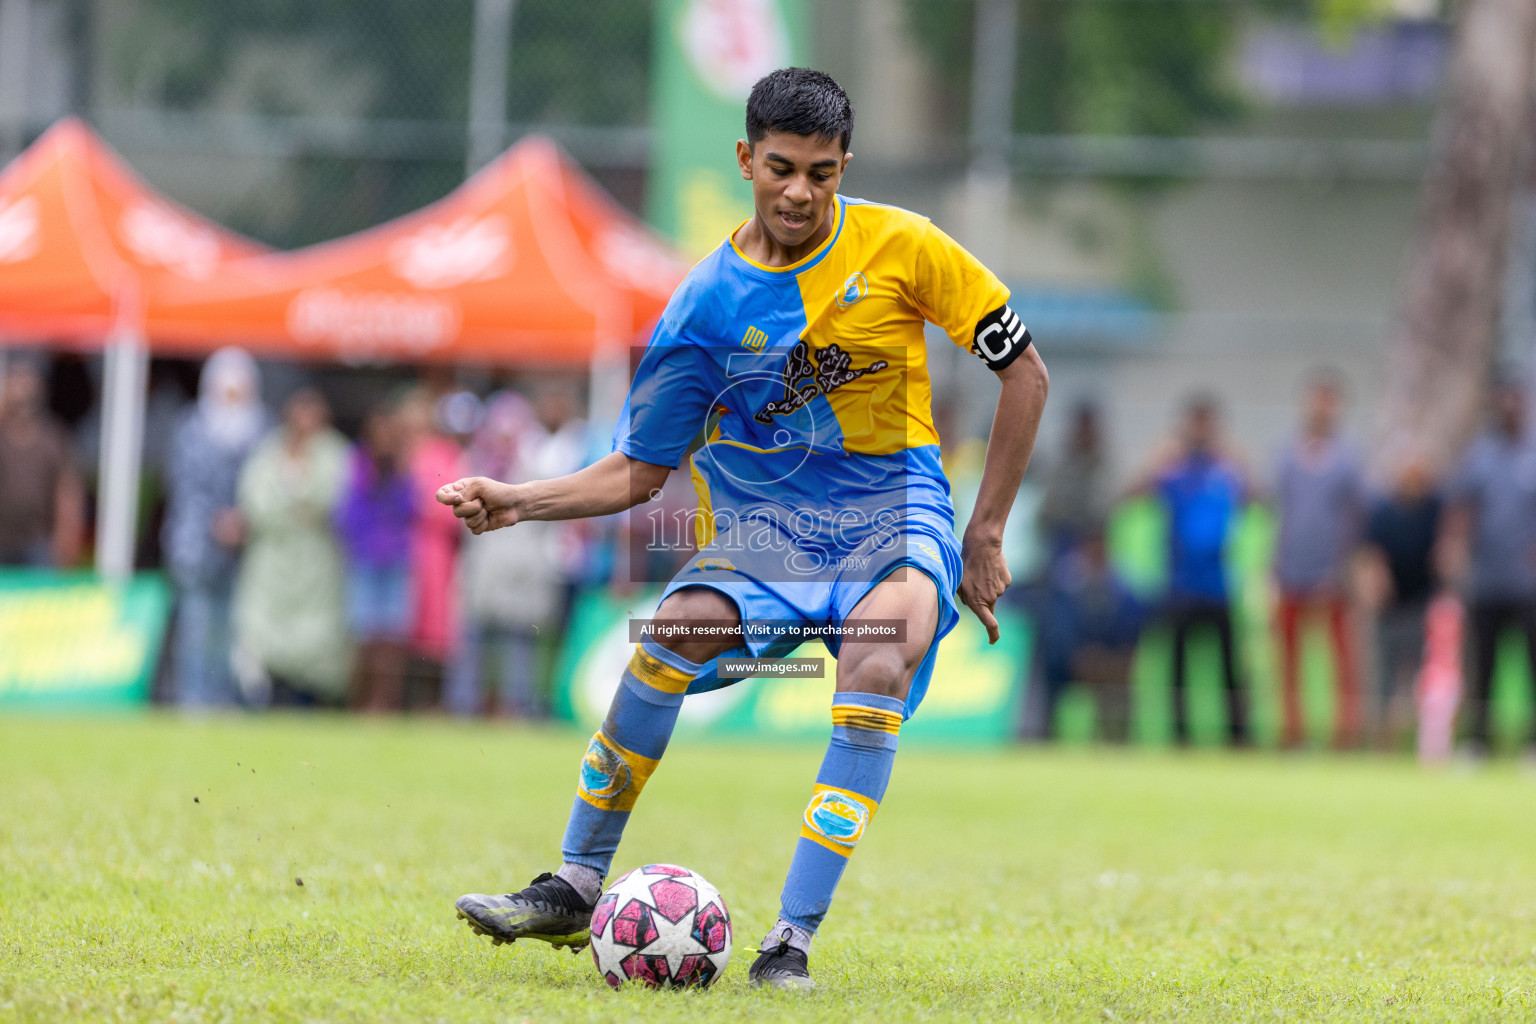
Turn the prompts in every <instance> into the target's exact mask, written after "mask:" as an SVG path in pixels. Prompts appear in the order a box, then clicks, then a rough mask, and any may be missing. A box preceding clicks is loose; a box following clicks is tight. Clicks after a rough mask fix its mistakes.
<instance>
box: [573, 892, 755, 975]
mask: <svg viewBox="0 0 1536 1024" xmlns="http://www.w3.org/2000/svg"><path fill="white" fill-rule="evenodd" d="M730 959H731V914H730V911H728V910H727V909H726V908H725V900H723V899H721V898H720V891H719V890H718V889H716V888H715V887H714V886H712V885H710V884H709V883H708V882H707V881H705V880H704V878H703V877H702V876H700V875H696V874H694V873H693V872H692V871H689V870H688V869H687V868H680V867H678V866H677V865H675V864H647V865H645V866H644V867H640V868H636V869H635V870H633V871H631V872H629V873H628V874H626V875H624V876H623V877H622V878H620V879H619V880H618V881H616V882H614V883H613V884H612V885H610V886H609V887H608V891H607V892H605V893H603V895H602V896H601V897H599V898H598V901H597V907H596V909H594V910H593V911H592V960H593V962H595V963H596V964H597V973H598V974H600V975H602V976H603V980H604V981H606V982H608V984H610V985H612V986H613V987H614V988H618V987H619V986H621V985H623V984H624V983H625V982H627V981H637V982H640V983H641V984H643V985H648V986H650V987H651V988H687V987H691V986H698V987H700V988H703V987H704V986H706V985H708V984H709V983H710V982H712V981H714V980H715V979H716V978H718V977H719V976H720V975H722V974H724V973H725V965H726V964H727V963H729V962H730Z"/></svg>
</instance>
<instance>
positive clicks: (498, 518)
mask: <svg viewBox="0 0 1536 1024" xmlns="http://www.w3.org/2000/svg"><path fill="white" fill-rule="evenodd" d="M670 472H672V471H671V470H670V469H668V468H667V467H666V466H656V465H652V464H651V463H649V462H641V461H640V460H639V459H633V458H630V457H629V456H628V455H625V454H623V453H622V452H612V453H610V454H608V455H605V456H603V457H602V458H601V459H599V460H597V461H596V462H594V463H593V464H592V465H590V466H588V467H587V468H586V469H582V470H578V471H576V472H575V473H570V474H568V475H566V476H561V477H556V478H555V479H553V480H531V481H529V482H528V483H525V484H504V483H501V482H499V481H496V480H492V479H490V478H488V477H483V476H472V477H466V478H465V479H463V480H455V481H454V482H453V483H451V484H447V485H445V486H443V487H441V488H439V489H438V492H437V500H438V501H440V502H442V503H443V504H444V505H451V506H452V507H453V514H454V515H456V516H458V517H459V518H460V519H462V520H464V525H465V526H467V527H469V530H470V532H471V533H475V534H480V533H484V532H486V531H487V530H499V529H501V528H502V527H504V526H511V525H512V524H514V523H521V522H525V521H528V520H547V519H585V518H587V517H588V516H606V515H610V514H612V513H614V512H622V511H624V510H625V509H627V508H632V507H634V506H635V505H638V504H640V503H641V502H643V501H649V500H650V498H651V495H652V493H653V492H655V491H657V490H659V489H660V488H661V485H662V484H664V483H666V480H667V474H669V473H670Z"/></svg>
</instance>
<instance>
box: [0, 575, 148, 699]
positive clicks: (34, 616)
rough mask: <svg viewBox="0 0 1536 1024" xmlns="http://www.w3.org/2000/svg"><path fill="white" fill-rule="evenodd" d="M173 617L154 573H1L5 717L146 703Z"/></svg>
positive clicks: (0, 690)
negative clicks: (110, 577) (122, 577)
mask: <svg viewBox="0 0 1536 1024" xmlns="http://www.w3.org/2000/svg"><path fill="white" fill-rule="evenodd" d="M169 610H170V592H169V589H168V588H167V587H166V584H165V580H164V579H163V578H161V577H160V576H158V575H155V574H152V573H143V574H140V575H139V576H137V577H135V578H134V579H133V581H132V582H130V583H127V584H125V585H123V586H121V587H117V586H110V585H108V584H105V583H102V582H101V581H100V580H99V579H97V577H95V576H93V575H89V574H85V573H79V574H76V573H68V574H60V573H55V572H47V571H41V570H36V571H33V570H25V569H17V570H5V571H0V711H7V710H17V709H23V708H36V709H50V710H52V709H70V710H75V709H81V710H83V709H90V708H107V707H124V706H132V705H140V704H145V703H147V702H148V701H149V691H150V684H151V682H152V680H153V678H154V671H155V664H156V663H157V662H158V660H159V658H160V643H161V641H162V639H163V638H164V635H165V623H166V615H167V613H168V612H169Z"/></svg>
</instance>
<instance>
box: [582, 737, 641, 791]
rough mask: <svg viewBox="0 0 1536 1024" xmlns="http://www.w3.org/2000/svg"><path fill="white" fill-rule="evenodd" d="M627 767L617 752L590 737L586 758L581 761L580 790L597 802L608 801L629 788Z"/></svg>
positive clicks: (597, 739) (595, 738)
mask: <svg viewBox="0 0 1536 1024" xmlns="http://www.w3.org/2000/svg"><path fill="white" fill-rule="evenodd" d="M629 780H630V772H629V765H627V764H625V763H624V758H623V757H621V756H619V753H618V751H616V750H614V749H613V748H612V747H610V746H608V744H606V743H604V742H603V741H602V738H601V737H600V736H594V737H592V742H591V743H589V744H588V745H587V756H586V757H584V758H582V759H581V788H582V790H583V791H585V792H586V793H587V794H588V795H590V796H593V797H595V798H597V799H599V800H610V799H612V798H613V797H616V796H618V795H619V794H620V793H622V792H624V791H625V790H626V789H628V788H629Z"/></svg>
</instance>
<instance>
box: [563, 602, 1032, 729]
mask: <svg viewBox="0 0 1536 1024" xmlns="http://www.w3.org/2000/svg"><path fill="white" fill-rule="evenodd" d="M659 597H660V594H659V592H651V593H647V594H644V595H634V596H632V597H630V598H628V599H625V600H623V601H620V600H617V599H615V598H613V597H611V596H609V595H608V594H607V593H606V592H603V591H592V592H588V593H586V594H584V595H582V597H581V599H580V600H579V601H578V602H577V604H576V609H575V613H574V614H573V616H572V618H571V626H570V630H569V631H568V633H567V634H566V638H565V643H564V646H563V647H562V648H561V655H560V664H559V668H558V671H557V689H556V711H557V713H558V714H560V715H561V716H562V717H564V718H566V719H568V720H570V721H574V722H576V723H577V724H579V725H581V726H582V727H583V728H590V729H596V728H597V726H598V725H599V724H600V723H601V722H602V720H603V716H604V714H606V713H607V711H608V702H609V701H610V700H611V699H612V698H613V692H614V690H615V689H616V688H617V687H618V683H619V676H620V674H621V673H622V672H623V671H624V668H625V666H626V665H627V664H628V663H629V659H630V656H631V655H632V654H633V653H634V649H635V646H634V644H632V643H630V641H629V620H630V619H631V618H642V619H645V618H650V617H651V616H652V615H653V614H654V612H655V609H656V604H657V602H658V600H659ZM997 617H998V622H999V624H1000V625H1001V626H1002V630H1003V638H1002V639H1001V640H1000V641H998V643H997V644H996V645H995V646H992V647H989V646H987V632H986V630H985V629H984V628H982V626H981V624H980V623H979V622H977V621H976V619H975V617H974V616H972V615H971V614H970V613H969V612H963V613H962V615H961V618H960V624H959V625H958V626H956V627H955V629H954V631H953V632H951V633H950V634H949V636H948V637H946V638H945V639H944V642H943V643H942V644H941V645H940V646H939V660H938V664H937V665H935V666H934V672H933V682H932V683H931V684H930V686H929V688H928V696H927V697H926V698H925V699H924V701H923V705H922V710H921V711H919V712H918V714H917V715H916V717H914V718H913V719H912V721H911V722H910V723H908V724H907V725H905V726H903V727H902V730H901V738H902V742H904V743H905V742H907V741H908V740H912V739H915V740H937V741H945V742H957V743H966V744H976V743H989V744H991V743H1005V742H1007V741H1009V740H1011V739H1012V738H1013V736H1014V732H1015V723H1016V722H1017V721H1018V714H1019V699H1020V696H1021V694H1022V692H1023V680H1024V666H1025V664H1026V661H1025V655H1026V654H1027V652H1028V649H1029V641H1030V638H1029V636H1028V625H1027V623H1026V622H1025V620H1024V619H1023V618H1022V617H1020V616H1017V615H1014V614H1012V613H1011V612H1010V611H1008V610H1006V609H1000V610H999V611H998V616H997ZM792 657H795V658H824V659H826V677H825V678H823V679H744V680H742V681H741V682H739V683H735V684H733V685H731V686H727V687H725V688H724V689H721V690H716V691H714V692H712V693H700V694H695V695H693V696H691V697H689V698H688V699H687V700H686V701H685V702H684V703H683V710H682V714H681V716H680V717H679V719H678V729H679V731H680V732H692V733H694V734H696V735H697V734H703V735H708V736H717V737H720V736H742V735H747V734H750V735H753V736H759V737H762V738H765V739H786V738H789V739H798V738H812V737H814V738H818V739H825V738H826V734H827V730H828V728H830V723H831V719H830V718H829V717H828V716H829V708H830V707H831V704H832V687H833V682H834V679H835V675H836V669H837V666H836V662H835V661H834V660H833V659H832V657H831V655H830V654H829V653H828V652H827V650H826V648H825V647H823V646H822V645H821V644H820V643H811V644H806V645H804V646H802V647H801V648H800V649H799V650H798V651H796V652H795V653H794V654H793V655H792Z"/></svg>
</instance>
